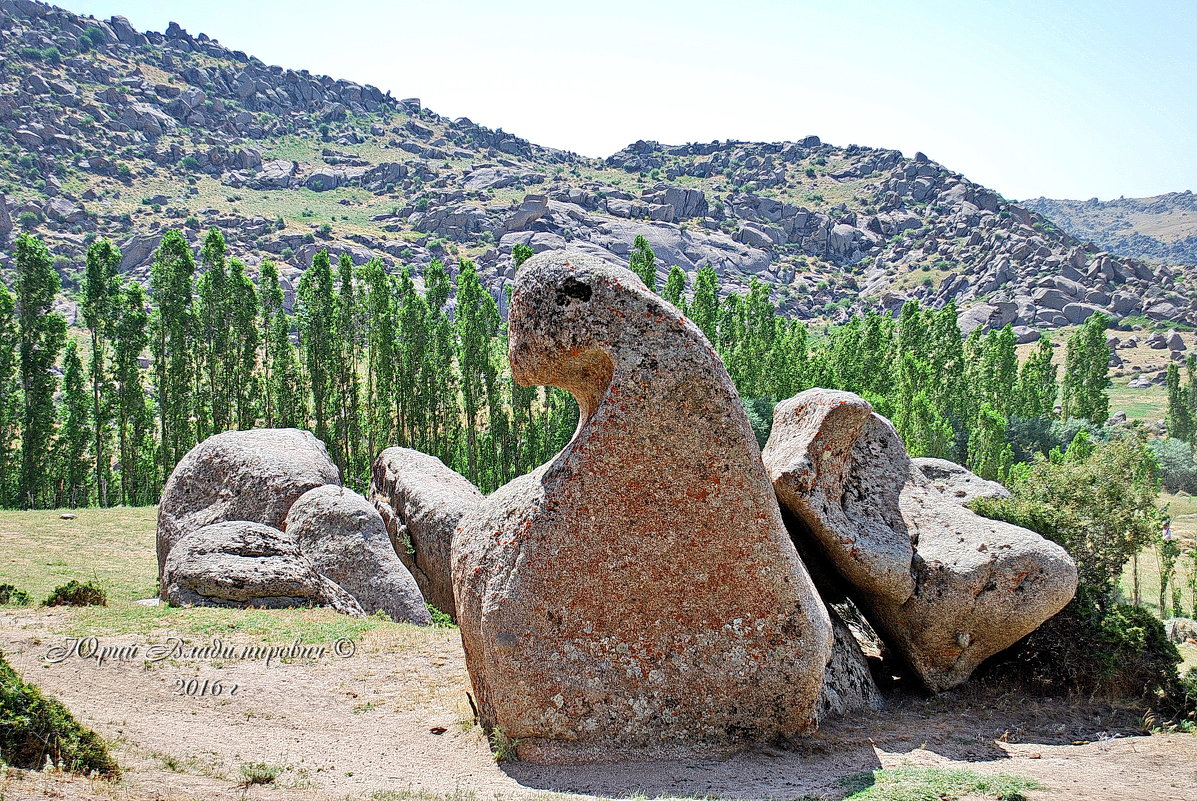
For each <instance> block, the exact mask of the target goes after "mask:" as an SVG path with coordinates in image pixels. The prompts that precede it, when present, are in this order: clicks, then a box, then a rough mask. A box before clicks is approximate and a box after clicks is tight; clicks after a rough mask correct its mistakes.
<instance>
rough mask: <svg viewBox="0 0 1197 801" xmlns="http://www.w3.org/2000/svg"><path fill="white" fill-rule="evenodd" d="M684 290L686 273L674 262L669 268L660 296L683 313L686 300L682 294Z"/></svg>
mask: <svg viewBox="0 0 1197 801" xmlns="http://www.w3.org/2000/svg"><path fill="white" fill-rule="evenodd" d="M685 291H686V274H685V273H684V272H683V271H682V268H681V267H678V266H677V265H676V264H675V265H673V266H672V267H670V268H669V277H668V278H666V279H665V291H664V293H663V294H662V295H661V297H663V298H665V300H667V301H669V302H670V303H672V304H673V305H674V306H676V307H677V308H678V309H680V310H681V311H682V312H683V313H684V312H685V311H686V301H685V298H684V297H683V294H682V293H684V292H685Z"/></svg>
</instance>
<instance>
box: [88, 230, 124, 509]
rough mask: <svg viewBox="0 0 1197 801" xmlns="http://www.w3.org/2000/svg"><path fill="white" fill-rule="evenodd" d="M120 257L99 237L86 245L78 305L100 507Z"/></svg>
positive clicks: (106, 477) (104, 494)
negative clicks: (86, 340) (85, 341)
mask: <svg viewBox="0 0 1197 801" xmlns="http://www.w3.org/2000/svg"><path fill="white" fill-rule="evenodd" d="M121 258H122V256H121V252H120V249H119V248H117V247H116V246H115V245H113V244H112V243H111V242H109V241H108V240H107V239H105V238H103V237H100V238H99V239H96V240H94V241H92V243H91V244H90V245H88V247H87V270H86V274H85V277H84V284H83V298H82V303H81V304H80V311H81V312H82V314H83V320H84V322H85V323H86V325H87V329H88V331H89V332H90V334H91V358H90V361H89V370H88V374H89V376H90V379H91V420H92V435H93V440H92V454H93V456H94V457H95V468H94V474H95V486H96V501H97V502H98V503H99V504H100V506H107V505H108V504H109V498H108V484H109V482H110V481H111V469H110V464H111V457H110V456H109V454H108V446H109V443H110V442H111V439H112V416H113V404H114V399H113V397H112V395H113V388H112V380H111V376H110V374H109V373H110V368H109V366H108V363H107V362H108V349H109V343H110V340H111V338H112V335H113V330H114V329H115V327H116V309H117V303H118V301H119V291H118V290H119V286H120V282H119V278H118V276H117V267H118V266H119V265H120V263H121Z"/></svg>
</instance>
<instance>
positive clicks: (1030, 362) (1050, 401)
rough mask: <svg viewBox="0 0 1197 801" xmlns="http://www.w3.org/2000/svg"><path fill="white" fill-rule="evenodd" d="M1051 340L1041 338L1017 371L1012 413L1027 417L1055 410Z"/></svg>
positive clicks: (1055, 392)
mask: <svg viewBox="0 0 1197 801" xmlns="http://www.w3.org/2000/svg"><path fill="white" fill-rule="evenodd" d="M1053 359H1054V354H1053V353H1052V341H1051V339H1050V338H1049V337H1046V336H1043V337H1040V338H1039V342H1038V344H1036V346H1035V350H1034V351H1032V352H1031V355H1030V356H1028V357H1027V360H1026V361H1025V362H1023V365H1022V367H1021V368H1020V369H1019V371H1018V383H1017V385H1016V387H1015V390H1014V406H1013V410H1012V411H1013V414H1015V415H1017V416H1019V417H1024V418H1034V417H1052V416H1054V415H1055V410H1056V395H1057V394H1058V392H1059V388H1058V387H1057V386H1056V365H1055V363H1054V362H1053Z"/></svg>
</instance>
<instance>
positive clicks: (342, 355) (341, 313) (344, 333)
mask: <svg viewBox="0 0 1197 801" xmlns="http://www.w3.org/2000/svg"><path fill="white" fill-rule="evenodd" d="M337 281H338V284H339V292H338V295H337V308H336V314H337V317H336V321H335V326H334V329H335V331H336V344H337V345H338V347H337V349H336V350H335V354H336V370H335V375H334V379H335V381H336V393H337V396H338V397H337V402H336V403H335V405H334V406H333V408H332V411H333V413H334V414H335V415H336V420H337V423H336V434H335V437H336V440H337V447H336V448H335V451H334V452H339V453H340V456H341V463H340V464H339V465H338V466H339V467H340V468H341V470H342V472H343V474H344V476H345V477H346V479H348V480H351V481H354V482H359V483H360V482H365V481H368V479H367V478H366V474H367V472H368V471H369V469H370V456H369V455H367V454H366V453H365V452H364V448H363V443H362V413H361V380H360V378H359V376H358V362H359V361H360V357H361V340H362V327H363V321H362V319H361V309H360V308H359V306H358V301H357V290H356V285H355V283H356V279H355V277H354V269H353V259H352V257H350V255H349V254H348V253H342V254H341V256H340V258H339V259H338V261H337Z"/></svg>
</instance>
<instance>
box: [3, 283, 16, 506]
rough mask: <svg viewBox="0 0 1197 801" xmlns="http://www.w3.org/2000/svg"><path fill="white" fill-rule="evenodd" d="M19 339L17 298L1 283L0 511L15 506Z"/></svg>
mask: <svg viewBox="0 0 1197 801" xmlns="http://www.w3.org/2000/svg"><path fill="white" fill-rule="evenodd" d="M20 345H21V337H20V332H19V331H18V328H17V298H16V295H14V294H13V293H12V292H9V291H8V288H7V287H5V286H4V284H3V283H0V507H11V506H15V505H16V503H17V473H18V468H17V457H18V453H19V451H18V437H19V435H20V430H21V383H20V380H19V372H18V369H17V368H18V366H19V365H20Z"/></svg>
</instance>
